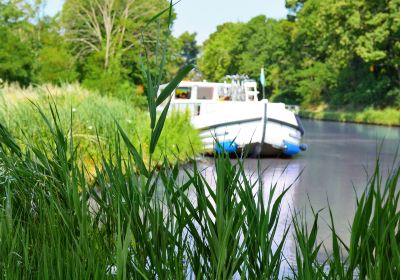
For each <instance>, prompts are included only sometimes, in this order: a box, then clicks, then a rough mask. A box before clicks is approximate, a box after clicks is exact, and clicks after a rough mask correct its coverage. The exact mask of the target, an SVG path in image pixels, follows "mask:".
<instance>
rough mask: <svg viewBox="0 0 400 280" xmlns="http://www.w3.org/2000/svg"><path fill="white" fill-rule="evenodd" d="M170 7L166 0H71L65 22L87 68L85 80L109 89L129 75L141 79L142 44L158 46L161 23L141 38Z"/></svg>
mask: <svg viewBox="0 0 400 280" xmlns="http://www.w3.org/2000/svg"><path fill="white" fill-rule="evenodd" d="M167 7H168V1H166V0H162V1H156V0H150V1H146V0H93V1H92V0H67V1H66V2H65V4H64V7H63V12H62V19H63V26H64V28H65V35H66V38H67V39H68V40H70V41H71V42H73V44H74V51H73V52H74V54H75V55H76V56H77V57H78V60H79V63H80V65H81V68H82V69H83V71H82V73H83V82H84V83H85V84H87V85H91V86H94V87H96V85H107V87H106V88H104V87H100V88H99V89H100V90H102V91H103V90H104V91H109V90H111V89H112V88H117V87H119V85H120V84H121V83H124V81H127V79H128V77H130V78H132V79H135V80H136V81H137V79H140V75H139V76H138V73H140V72H141V71H140V67H139V66H138V64H139V54H140V52H141V48H142V45H141V44H146V45H147V47H149V45H150V47H149V49H154V45H155V42H156V41H157V30H158V26H157V23H153V26H152V27H151V28H147V29H146V30H145V32H144V33H143V34H144V36H143V37H142V38H143V41H142V42H141V34H142V31H143V28H144V26H145V25H146V22H147V21H148V20H149V19H150V18H151V17H152V16H154V15H155V14H157V13H158V12H160V11H162V10H163V9H165V8H167ZM124 90H125V86H124Z"/></svg>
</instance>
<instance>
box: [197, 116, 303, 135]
mask: <svg viewBox="0 0 400 280" xmlns="http://www.w3.org/2000/svg"><path fill="white" fill-rule="evenodd" d="M261 120H262V118H252V119H247V120H244V121H233V122H227V123H219V124H213V125H210V126H207V127H203V128H202V129H201V130H202V131H204V130H209V129H214V128H217V127H220V126H229V125H235V124H241V123H250V122H256V121H261ZM268 121H269V122H274V123H278V124H281V125H286V126H289V127H291V128H294V129H296V130H298V131H300V132H301V133H302V134H303V133H304V131H303V130H302V129H301V128H300V127H299V126H297V125H294V124H291V123H287V122H284V121H281V120H277V119H273V118H268Z"/></svg>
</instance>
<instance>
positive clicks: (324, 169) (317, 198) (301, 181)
mask: <svg viewBox="0 0 400 280" xmlns="http://www.w3.org/2000/svg"><path fill="white" fill-rule="evenodd" d="M303 125H304V128H305V131H306V134H305V137H304V143H307V144H308V146H309V149H308V151H306V152H305V153H303V154H302V155H300V156H297V157H295V158H292V159H274V158H272V159H271V158H268V159H262V160H261V162H260V165H261V169H263V170H265V172H264V173H263V175H262V179H263V182H264V187H265V188H269V187H270V186H271V184H274V183H277V184H278V186H280V187H281V188H283V187H285V186H289V185H290V184H293V186H292V188H291V189H290V191H289V192H288V194H287V196H286V200H285V201H284V204H283V207H282V217H283V218H282V221H281V228H282V229H281V231H283V227H284V226H285V223H286V219H285V217H289V216H290V214H291V212H292V211H293V210H294V209H296V210H300V211H304V210H306V211H307V212H308V215H307V216H306V217H307V223H308V224H309V225H312V223H313V216H312V215H311V211H310V207H309V206H310V203H311V205H312V206H313V208H314V209H315V210H320V209H324V208H325V210H323V211H322V212H321V217H322V219H325V220H327V221H328V220H329V213H328V211H327V209H326V207H327V206H328V202H327V201H328V200H329V204H330V206H331V209H332V211H333V215H334V221H335V227H336V229H337V232H338V233H339V235H340V236H341V238H342V239H344V240H348V238H349V222H350V221H351V220H352V218H353V216H354V211H355V206H356V194H360V193H362V192H363V191H364V189H365V186H366V184H367V179H368V177H369V176H370V175H371V174H372V172H373V170H374V167H375V160H376V159H377V156H378V153H379V157H380V160H381V167H382V170H383V173H385V172H386V173H387V170H389V169H390V168H391V167H392V166H393V160H394V157H395V153H396V149H397V147H398V146H399V145H400V128H391V127H383V126H373V125H359V124H344V123H336V122H322V121H310V120H303ZM379 150H380V151H379ZM200 162H201V165H202V166H203V167H204V168H205V171H204V174H205V175H206V177H209V178H210V180H212V177H213V169H214V166H213V160H212V158H204V159H202V160H201V161H200ZM396 164H398V161H397V163H396ZM257 165H258V160H257V159H246V160H245V166H246V169H247V172H248V174H249V175H252V174H254V176H255V175H256V170H257ZM300 173H301V175H300ZM299 175H300V177H298V176H299ZM296 178H297V179H296ZM265 193H268V190H266V192H265ZM318 234H319V236H318V238H319V241H325V243H326V244H325V245H326V247H327V250H328V251H329V250H330V242H329V236H330V229H329V227H328V226H327V224H326V223H325V222H324V221H323V220H320V226H319V232H318ZM294 254H295V248H294V246H293V240H292V239H289V240H288V241H287V243H286V248H285V256H286V257H287V258H288V259H289V260H293V257H294Z"/></svg>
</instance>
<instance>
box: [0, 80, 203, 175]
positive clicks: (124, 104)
mask: <svg viewBox="0 0 400 280" xmlns="http://www.w3.org/2000/svg"><path fill="white" fill-rule="evenodd" d="M0 99H1V105H0V120H1V122H2V123H3V124H5V125H6V126H7V127H8V129H9V130H10V131H11V132H12V133H13V135H14V137H15V138H16V139H17V140H16V141H17V142H18V143H21V144H22V145H24V143H25V142H26V140H29V141H28V142H29V143H38V144H39V143H43V144H45V143H46V142H47V143H48V142H49V141H50V139H51V138H52V133H51V131H50V130H49V129H48V127H46V125H45V123H44V122H43V119H42V116H41V115H40V113H39V112H38V110H37V108H36V107H37V106H39V107H40V108H41V109H42V110H43V113H44V114H45V115H46V116H47V117H50V116H51V114H50V107H49V106H50V105H49V104H55V105H56V106H57V110H58V114H59V117H60V126H61V127H62V128H63V129H64V131H66V133H69V132H68V130H69V128H70V126H71V125H72V126H71V127H72V129H71V130H70V131H72V133H73V138H74V141H75V144H76V146H77V148H78V149H79V154H80V157H82V158H83V160H84V161H85V163H86V164H87V165H88V168H89V165H92V163H93V160H95V161H98V160H99V159H100V154H99V149H98V147H97V146H98V145H99V144H100V145H101V146H103V147H106V146H108V145H112V143H113V139H112V138H113V136H114V135H115V133H114V132H115V121H117V122H118V123H119V124H120V125H121V127H122V128H123V129H124V130H125V131H126V133H127V135H129V139H130V140H131V141H132V142H133V144H134V145H135V146H136V147H137V148H138V149H139V147H140V146H141V148H142V150H143V157H144V160H145V162H146V163H148V162H149V157H150V156H149V153H148V148H149V142H150V141H149V140H150V134H151V130H150V128H149V123H150V118H149V116H148V113H147V112H145V111H143V110H141V109H139V108H137V107H136V106H135V104H134V103H131V102H130V101H129V100H120V99H117V98H112V97H104V96H100V95H99V94H97V93H95V92H89V91H87V90H85V89H83V88H82V87H80V86H79V85H77V84H75V85H64V86H62V87H53V86H51V85H48V86H40V87H37V88H28V89H21V88H18V87H17V86H7V87H6V88H3V89H0ZM71 116H72V119H71ZM71 120H72V124H71ZM201 149H202V144H201V140H200V138H199V136H198V132H197V131H196V130H195V129H194V128H193V127H192V126H191V125H190V119H189V115H188V114H187V113H180V114H178V113H174V112H173V113H172V114H170V116H169V117H168V118H167V120H166V123H165V128H164V130H163V133H162V135H161V136H160V140H159V146H158V148H157V149H156V151H155V153H154V159H155V160H153V163H154V164H158V161H159V160H160V159H164V156H167V158H168V161H169V162H170V163H174V162H175V161H187V160H188V159H189V158H191V157H193V156H194V155H196V154H198V153H200V152H201ZM122 152H123V154H124V155H125V154H126V153H127V149H125V148H124V149H123V151H122Z"/></svg>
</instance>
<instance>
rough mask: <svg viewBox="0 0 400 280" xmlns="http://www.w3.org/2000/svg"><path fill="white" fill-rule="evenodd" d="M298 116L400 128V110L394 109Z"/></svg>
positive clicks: (305, 113)
mask: <svg viewBox="0 0 400 280" xmlns="http://www.w3.org/2000/svg"><path fill="white" fill-rule="evenodd" d="M299 115H300V116H301V117H302V118H307V119H314V120H327V121H336V122H353V123H363V124H377V125H387V126H400V110H398V109H395V108H385V109H382V110H376V109H372V108H368V109H365V110H363V111H360V112H338V111H304V110H300V112H299Z"/></svg>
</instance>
